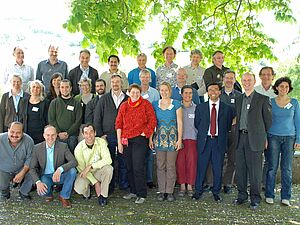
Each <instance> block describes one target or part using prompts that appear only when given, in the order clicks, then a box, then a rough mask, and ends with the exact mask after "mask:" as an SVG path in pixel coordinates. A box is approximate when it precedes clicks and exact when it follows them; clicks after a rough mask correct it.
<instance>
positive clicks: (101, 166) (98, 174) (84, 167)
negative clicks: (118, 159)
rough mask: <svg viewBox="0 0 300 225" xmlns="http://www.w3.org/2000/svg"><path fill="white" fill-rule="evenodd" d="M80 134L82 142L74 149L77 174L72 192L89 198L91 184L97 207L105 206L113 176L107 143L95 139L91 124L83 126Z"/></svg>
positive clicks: (97, 138)
mask: <svg viewBox="0 0 300 225" xmlns="http://www.w3.org/2000/svg"><path fill="white" fill-rule="evenodd" d="M82 133H83V137H84V140H82V141H81V142H80V143H79V144H78V145H77V146H76V149H75V157H76V159H77V161H78V166H77V170H78V172H79V174H78V175H77V178H76V181H75V185H74V190H75V191H76V192H77V193H78V194H81V195H83V196H84V197H85V198H90V195H91V192H90V184H92V185H93V186H94V187H95V191H96V194H97V197H98V203H99V205H101V206H105V205H107V197H108V187H109V183H110V181H111V178H112V175H113V167H112V166H111V165H110V164H111V162H112V161H111V157H110V153H109V150H108V148H107V142H106V141H105V140H104V139H102V138H99V137H96V129H95V127H94V125H93V124H91V123H88V124H85V125H83V127H82Z"/></svg>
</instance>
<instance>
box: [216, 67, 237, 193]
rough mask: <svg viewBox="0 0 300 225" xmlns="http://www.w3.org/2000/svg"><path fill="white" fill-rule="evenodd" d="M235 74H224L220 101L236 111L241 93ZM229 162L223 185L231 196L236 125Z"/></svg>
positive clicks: (228, 149) (229, 136)
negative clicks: (235, 84)
mask: <svg viewBox="0 0 300 225" xmlns="http://www.w3.org/2000/svg"><path fill="white" fill-rule="evenodd" d="M235 81H236V80H235V72H234V71H231V70H227V71H225V73H224V78H223V83H224V87H223V88H222V91H221V95H220V100H221V101H222V102H224V103H226V104H228V105H230V106H232V108H233V110H235V102H236V98H237V97H238V96H240V95H241V92H239V91H237V90H235V89H234V83H235ZM226 153H227V154H226V155H227V160H226V165H225V166H224V167H225V168H224V170H225V171H224V174H223V185H224V187H223V188H224V193H225V194H229V193H231V192H232V183H233V180H234V174H235V125H232V126H231V130H230V131H229V134H228V144H227V151H226Z"/></svg>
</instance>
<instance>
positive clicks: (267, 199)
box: [266, 198, 274, 204]
mask: <svg viewBox="0 0 300 225" xmlns="http://www.w3.org/2000/svg"><path fill="white" fill-rule="evenodd" d="M266 203H268V204H274V199H273V198H266Z"/></svg>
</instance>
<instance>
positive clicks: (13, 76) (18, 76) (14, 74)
mask: <svg viewBox="0 0 300 225" xmlns="http://www.w3.org/2000/svg"><path fill="white" fill-rule="evenodd" d="M9 77H10V78H9V81H10V82H11V81H12V79H13V78H18V79H19V80H20V81H21V83H22V82H23V79H22V77H21V75H20V74H18V73H13V74H11V75H10V76H9Z"/></svg>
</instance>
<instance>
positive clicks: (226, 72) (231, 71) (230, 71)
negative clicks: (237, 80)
mask: <svg viewBox="0 0 300 225" xmlns="http://www.w3.org/2000/svg"><path fill="white" fill-rule="evenodd" d="M228 73H233V74H234V77H235V76H236V74H235V72H234V71H233V70H226V71H225V72H224V75H223V77H225V75H226V74H228Z"/></svg>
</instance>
